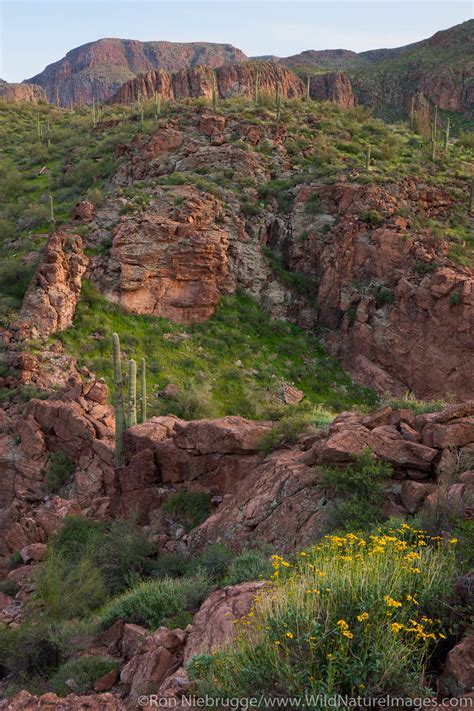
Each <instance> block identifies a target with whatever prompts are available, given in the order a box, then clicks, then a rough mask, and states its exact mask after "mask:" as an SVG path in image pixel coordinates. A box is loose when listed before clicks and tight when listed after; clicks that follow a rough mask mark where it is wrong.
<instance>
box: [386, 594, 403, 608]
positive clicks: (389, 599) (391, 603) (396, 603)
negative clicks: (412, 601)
mask: <svg viewBox="0 0 474 711" xmlns="http://www.w3.org/2000/svg"><path fill="white" fill-rule="evenodd" d="M383 599H384V600H385V604H386V605H387V606H388V607H401V606H402V603H401V602H399V601H398V600H394V599H393V597H390V595H384V597H383Z"/></svg>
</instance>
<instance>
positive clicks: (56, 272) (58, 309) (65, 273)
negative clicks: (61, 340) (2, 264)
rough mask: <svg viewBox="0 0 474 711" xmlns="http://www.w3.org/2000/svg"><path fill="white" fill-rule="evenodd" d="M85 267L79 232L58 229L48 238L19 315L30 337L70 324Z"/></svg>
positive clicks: (45, 333) (60, 328)
mask: <svg viewBox="0 0 474 711" xmlns="http://www.w3.org/2000/svg"><path fill="white" fill-rule="evenodd" d="M86 267H87V257H86V256H85V255H84V252H83V249H82V240H81V238H80V237H79V235H76V234H72V233H70V232H68V231H66V230H61V231H59V232H55V233H54V234H52V235H51V236H50V237H49V239H48V242H47V244H46V248H45V251H44V254H43V258H42V260H41V263H40V265H39V266H38V269H37V270H36V273H35V275H34V276H33V279H32V280H31V283H30V286H29V287H28V291H27V292H26V294H25V297H24V299H23V304H22V307H21V311H20V314H19V322H21V323H22V324H24V328H25V329H27V330H28V329H29V330H30V332H31V335H32V336H38V335H41V336H49V335H50V334H51V333H54V332H56V331H63V330H64V329H65V328H68V326H70V325H71V323H72V317H73V316H74V312H75V310H76V304H77V300H78V298H79V294H80V292H81V285H82V276H83V274H84V272H85V271H86Z"/></svg>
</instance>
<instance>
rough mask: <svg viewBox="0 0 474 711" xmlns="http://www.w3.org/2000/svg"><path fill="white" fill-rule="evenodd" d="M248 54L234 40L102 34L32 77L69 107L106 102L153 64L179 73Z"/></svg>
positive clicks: (54, 99) (233, 60)
mask: <svg viewBox="0 0 474 711" xmlns="http://www.w3.org/2000/svg"><path fill="white" fill-rule="evenodd" d="M245 59H246V56H245V54H244V53H243V52H241V50H240V49H237V48H235V47H233V46H232V45H229V44H212V43H208V42H190V43H178V42H138V41H136V40H122V39H101V40H98V41H97V42H90V43H89V44H85V45H83V46H81V47H77V48H75V49H73V50H71V51H70V52H68V53H67V55H66V56H65V57H64V58H63V59H61V60H59V61H58V62H54V64H50V65H49V66H47V67H46V69H45V70H44V71H43V72H41V73H40V74H38V75H36V76H35V77H34V78H33V79H30V80H27V81H30V82H34V83H36V84H39V85H40V86H42V87H43V88H44V90H45V91H46V93H47V96H48V98H49V100H50V101H52V102H55V103H59V104H61V105H62V106H69V105H70V104H71V102H72V103H74V104H85V103H90V102H91V101H92V99H98V100H99V101H105V100H107V99H108V98H109V97H110V96H111V95H112V94H113V93H114V92H115V91H117V89H119V87H120V86H122V84H124V83H125V82H126V81H128V80H129V79H132V78H133V77H135V76H136V75H137V74H142V73H145V72H148V71H150V70H152V69H163V70H165V71H167V72H177V71H179V70H180V69H184V68H186V67H196V66H198V65H201V64H202V65H204V64H205V65H207V66H210V67H218V66H220V65H222V64H226V63H227V62H238V61H243V60H245Z"/></svg>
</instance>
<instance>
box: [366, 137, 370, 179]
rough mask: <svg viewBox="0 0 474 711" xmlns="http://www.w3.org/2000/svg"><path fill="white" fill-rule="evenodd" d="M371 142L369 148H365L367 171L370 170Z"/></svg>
mask: <svg viewBox="0 0 474 711" xmlns="http://www.w3.org/2000/svg"><path fill="white" fill-rule="evenodd" d="M370 152H371V148H370V143H369V144H368V146H367V148H366V149H365V172H366V173H368V172H369V170H370Z"/></svg>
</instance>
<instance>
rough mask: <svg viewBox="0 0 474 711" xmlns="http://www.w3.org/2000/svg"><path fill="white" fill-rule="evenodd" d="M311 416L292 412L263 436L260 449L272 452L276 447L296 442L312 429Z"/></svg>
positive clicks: (263, 451)
mask: <svg viewBox="0 0 474 711" xmlns="http://www.w3.org/2000/svg"><path fill="white" fill-rule="evenodd" d="M312 427H313V425H312V421H311V416H310V415H309V414H308V413H306V412H302V413H299V412H297V413H292V414H290V415H287V416H286V417H282V418H281V420H280V421H279V422H278V423H277V424H275V425H273V427H272V428H271V430H269V431H268V432H266V433H265V434H264V435H263V437H262V438H261V440H260V442H259V445H258V449H259V451H260V452H262V453H263V454H270V452H273V450H274V449H278V447H282V446H284V445H286V444H294V443H295V442H296V441H297V440H298V439H299V438H300V437H301V436H302V435H303V434H305V432H309V431H310V430H311V429H312Z"/></svg>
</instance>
